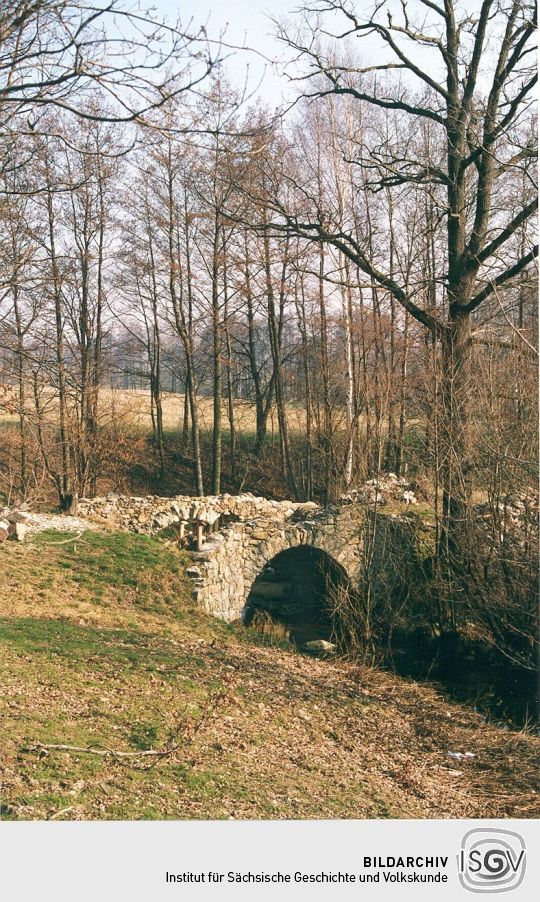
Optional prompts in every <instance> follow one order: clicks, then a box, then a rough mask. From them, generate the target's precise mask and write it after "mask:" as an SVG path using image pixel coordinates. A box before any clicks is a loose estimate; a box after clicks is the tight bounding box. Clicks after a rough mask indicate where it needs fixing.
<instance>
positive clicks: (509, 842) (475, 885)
mask: <svg viewBox="0 0 540 902" xmlns="http://www.w3.org/2000/svg"><path fill="white" fill-rule="evenodd" d="M525 866H526V849H525V841H524V839H523V837H522V836H520V835H519V833H514V832H512V831H511V830H490V829H489V828H481V827H477V828H475V829H474V830H469V832H468V833H466V834H465V836H464V837H463V839H462V840H461V848H460V851H459V854H458V872H459V881H460V883H461V885H462V887H464V889H467V890H469V891H470V892H472V893H504V892H508V891H509V890H512V889H516V887H518V886H519V885H520V883H522V881H523V878H524V876H525Z"/></svg>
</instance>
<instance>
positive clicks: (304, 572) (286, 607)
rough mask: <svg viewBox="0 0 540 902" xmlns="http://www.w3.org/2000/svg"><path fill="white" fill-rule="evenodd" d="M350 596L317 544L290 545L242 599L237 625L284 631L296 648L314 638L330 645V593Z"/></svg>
mask: <svg viewBox="0 0 540 902" xmlns="http://www.w3.org/2000/svg"><path fill="white" fill-rule="evenodd" d="M333 587H341V588H345V589H347V591H349V590H350V589H351V588H352V586H351V580H350V577H349V575H348V574H347V572H346V570H345V568H344V567H343V566H342V565H341V564H340V563H339V562H338V561H337V560H336V558H335V557H333V556H332V555H331V554H329V553H328V552H327V551H325V550H324V549H322V548H319V547H318V546H317V545H316V544H311V543H308V542H306V543H303V544H300V545H291V546H289V547H287V548H284V549H283V550H282V551H280V552H278V554H276V555H275V556H274V557H273V558H271V559H270V560H269V561H268V562H267V563H266V564H265V566H264V567H263V569H262V570H261V571H260V572H259V573H258V575H257V576H256V578H255V580H254V581H253V583H252V585H251V587H250V591H249V594H248V596H247V599H246V604H245V608H244V611H243V615H242V620H243V622H244V623H246V625H248V626H249V625H256V626H259V628H263V629H265V628H266V625H267V624H268V623H270V622H271V623H273V624H279V625H280V626H282V627H284V628H287V631H288V633H289V635H290V638H291V639H292V640H293V641H294V642H295V644H296V645H303V644H305V643H306V642H308V641H311V640H313V639H327V640H329V639H330V638H331V636H332V632H333V620H332V614H331V607H330V606H329V604H328V599H329V592H330V591H331V589H332V588H333Z"/></svg>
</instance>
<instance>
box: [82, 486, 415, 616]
mask: <svg viewBox="0 0 540 902" xmlns="http://www.w3.org/2000/svg"><path fill="white" fill-rule="evenodd" d="M394 483H395V488H396V489H397V491H399V492H400V493H403V492H404V488H403V486H402V484H401V483H400V482H398V481H397V479H396V478H395V477H394V478H393V481H392V485H394ZM376 489H377V492H379V488H378V487H376ZM385 492H386V493H387V494H388V487H387V486H386V485H385ZM369 500H370V501H371V500H372V499H369ZM375 500H376V502H377V504H378V505H380V504H381V503H382V504H385V499H382V498H379V497H377V498H376V499H375ZM399 500H400V501H401V503H402V504H403V505H404V507H407V506H408V504H409V503H410V502H409V499H407V498H402V497H400V499H399ZM370 510H371V512H373V505H372V504H370V503H366V500H365V499H364V498H362V499H361V500H360V499H358V500H357V499H356V497H352V496H351V495H349V496H346V497H344V498H343V499H342V501H341V502H340V503H337V504H335V505H333V506H331V507H327V508H321V507H319V506H318V505H317V504H314V503H313V502H306V503H295V502H290V501H270V500H268V499H267V498H257V497H256V496H254V495H251V494H250V493H246V494H242V495H228V494H224V495H217V496H206V497H204V498H194V497H191V496H185V495H178V496H176V497H173V498H160V497H157V496H152V495H150V496H145V497H133V496H127V495H109V496H107V497H106V498H94V499H86V498H83V499H81V500H80V501H79V514H80V515H82V516H83V517H87V518H90V520H91V521H92V522H93V523H96V524H99V523H101V522H103V523H105V522H106V523H107V524H108V526H113V527H115V528H118V529H127V530H130V531H134V532H138V533H144V534H147V535H152V534H155V533H156V532H159V531H160V530H162V529H165V528H167V527H169V526H172V525H174V524H183V527H185V529H186V533H185V535H186V536H188V544H189V547H190V548H191V549H192V550H193V549H195V550H194V551H193V557H194V563H193V565H192V566H191V567H189V568H188V570H187V573H188V576H189V577H190V579H191V580H192V584H193V598H194V599H195V600H196V601H197V603H198V604H200V605H201V607H203V608H204V609H205V610H206V611H207V612H208V613H209V614H213V615H214V616H217V617H220V618H222V619H224V620H228V621H232V620H238V619H240V618H241V617H242V615H243V613H244V608H245V604H246V601H247V598H248V595H249V593H250V590H251V586H252V584H253V582H254V580H255V579H256V577H257V576H258V575H259V574H260V573H261V571H262V570H263V569H264V567H265V565H266V564H267V563H268V562H269V561H271V560H272V558H274V557H275V556H276V555H277V554H279V553H280V552H282V551H285V550H287V549H289V548H294V547H296V546H300V545H312V546H313V547H314V548H318V549H320V550H322V551H324V552H326V553H327V554H329V555H330V556H331V557H332V558H333V559H334V560H335V561H337V563H338V564H340V565H341V566H342V567H343V569H344V570H345V572H346V573H347V575H348V577H349V578H350V580H351V581H352V583H353V586H358V584H359V580H360V574H361V570H362V566H363V563H364V562H363V554H364V544H365V536H366V524H367V522H368V517H369V516H370ZM377 516H378V515H377ZM388 516H389V518H390V519H392V521H394V520H395V528H394V526H392V529H390V530H389V531H385V533H384V534H385V535H386V536H388V537H389V536H390V535H392V537H393V539H392V541H394V540H395V536H394V532H395V530H396V529H397V531H398V532H399V520H400V517H399V516H396V515H394V514H389V515H388ZM377 557H378V559H379V558H380V555H378V556H377ZM382 566H383V568H384V563H383V565H382Z"/></svg>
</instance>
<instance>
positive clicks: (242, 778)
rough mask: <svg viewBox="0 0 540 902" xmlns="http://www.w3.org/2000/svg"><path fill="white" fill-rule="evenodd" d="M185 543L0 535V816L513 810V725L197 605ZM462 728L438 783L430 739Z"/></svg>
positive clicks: (520, 808)
mask: <svg viewBox="0 0 540 902" xmlns="http://www.w3.org/2000/svg"><path fill="white" fill-rule="evenodd" d="M60 543H62V544H60ZM189 562H190V559H189V557H188V556H187V555H185V554H184V553H181V552H179V551H178V550H177V549H176V548H175V547H174V546H173V545H171V544H167V543H164V542H163V541H161V540H160V539H158V538H155V537H154V538H148V537H145V536H139V535H130V534H124V533H116V532H97V531H96V532H87V533H85V534H84V535H83V536H82V537H81V538H76V537H74V536H69V535H67V534H61V533H53V532H48V533H43V534H41V535H39V536H38V537H37V538H36V540H35V542H31V543H23V544H17V543H5V544H4V545H3V546H0V577H1V579H0V675H1V677H0V681H1V685H0V716H1V717H2V738H3V743H2V745H3V753H2V758H1V759H0V770H1V774H0V776H1V780H0V783H1V784H2V787H3V788H2V796H1V798H0V806H1V807H0V816H1V817H2V818H7V819H13V820H28V819H40V820H41V819H48V818H51V817H54V818H57V819H76V820H78V819H168V818H197V819H200V818H214V819H215V818H217V819H219V818H230V817H235V818H237V817H243V818H266V817H270V818H276V817H279V818H291V817H293V818H299V817H302V818H303V817H310V818H316V817H325V818H326V817H330V818H336V817H338V818H339V817H348V818H350V817H397V816H405V817H426V816H430V817H445V816H465V815H467V816H479V817H480V816H498V815H501V816H505V815H508V814H515V816H530V813H529V814H528V813H527V812H530V810H531V802H530V798H531V786H532V785H533V784H534V782H535V780H536V767H535V765H533V764H532V755H533V753H536V747H535V748H533V746H532V743H533V741H534V740H533V739H532V737H526V736H524V737H520V738H519V739H512V742H511V743H509V734H508V733H504V732H502V731H499V732H497V731H496V730H495V729H494V728H491V727H487V726H486V725H483V724H481V723H480V720H479V718H478V716H477V715H475V714H473V713H472V712H469V711H467V710H466V709H461V708H459V706H456V705H452V703H451V702H448V701H446V700H442V699H439V698H438V696H437V694H436V692H435V691H434V690H433V689H427V688H423V687H418V686H416V685H415V684H413V683H411V682H406V681H403V680H400V679H399V678H398V677H395V676H393V675H391V674H380V673H377V672H376V671H367V670H365V669H359V668H357V667H355V666H354V665H350V664H345V663H340V662H334V663H332V664H326V663H324V662H321V661H317V660H312V659H309V660H308V659H306V658H303V657H302V656H300V655H297V654H295V653H294V652H293V651H292V650H291V647H290V646H289V645H288V644H287V643H283V642H274V643H269V640H268V638H266V637H263V636H260V635H259V634H258V633H256V632H255V631H253V630H245V629H243V628H240V627H237V626H234V625H233V626H231V625H227V624H225V623H222V622H221V621H218V620H215V619H213V618H209V617H207V616H205V615H204V613H202V612H201V611H200V610H199V609H197V608H195V607H194V605H193V602H192V601H191V593H190V582H189V580H188V579H187V577H186V576H185V567H186V565H187V564H188V563H189ZM449 708H453V710H454V712H455V714H454V715H453V716H452V718H448V716H447V711H448V709H449ZM481 741H484V742H486V743H487V744H488V745H489V754H488V755H487V757H484V758H482V755H481V753H480V752H478V758H477V759H474V761H473V762H472V763H469V764H468V765H467V767H468V768H469V769H470V771H471V774H470V776H471V779H470V782H469V776H468V774H465V775H464V776H463V778H462V779H461V780H460V783H459V784H456V781H455V780H454V778H452V777H451V776H446V770H445V767H447V761H446V750H447V749H448V748H454V747H456V748H461V747H463V748H468V749H471V748H472V749H473V751H474V750H477V747H478V744H479V743H480V742H481ZM505 744H506V745H507V746H508V752H506V751H505V750H504V749H505ZM51 745H68V746H75V747H79V748H81V749H83V750H85V751H76V750H69V749H68V750H60V749H53V748H47V746H49V747H50V746H51ZM96 750H98V751H101V752H103V751H105V750H112V751H113V752H114V753H115V755H116V757H115V755H111V754H110V753H109V752H107V753H106V754H96ZM148 752H159V753H160V754H161V753H162V757H157V756H155V757H152V756H145V753H148ZM118 753H124V755H125V756H126V757H124V758H122V757H119V756H118ZM133 753H135V756H133ZM514 754H515V755H517V756H519V762H520V764H519V772H518V771H517V770H516V769H515V765H513V764H512V760H513V759H512V755H514ZM477 760H478V762H479V763H478V767H477V765H476V761H477ZM474 768H477V769H476V770H475V771H474ZM494 769H496V774H495V776H497V775H498V774H501V775H502V777H501V779H502V780H503V782H504V787H505V790H506V793H505V799H506V800H507V801H506V802H505V804H506V806H507V807H506V809H505V808H504V807H501V805H500V804H497V800H496V795H494V794H493V785H494ZM473 771H474V772H473ZM509 775H510V776H509ZM482 781H484V782H485V786H486V792H485V794H483V792H482V790H481V789H479V786H482ZM495 783H496V781H495ZM510 790H511V792H510ZM490 806H491V807H490ZM527 806H528V807H527Z"/></svg>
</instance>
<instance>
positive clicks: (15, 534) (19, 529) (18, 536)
mask: <svg viewBox="0 0 540 902" xmlns="http://www.w3.org/2000/svg"><path fill="white" fill-rule="evenodd" d="M27 531H28V527H27V526H26V525H25V524H24V523H10V524H9V538H10V539H13V541H15V542H23V541H24V537H25V535H26V533H27Z"/></svg>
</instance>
